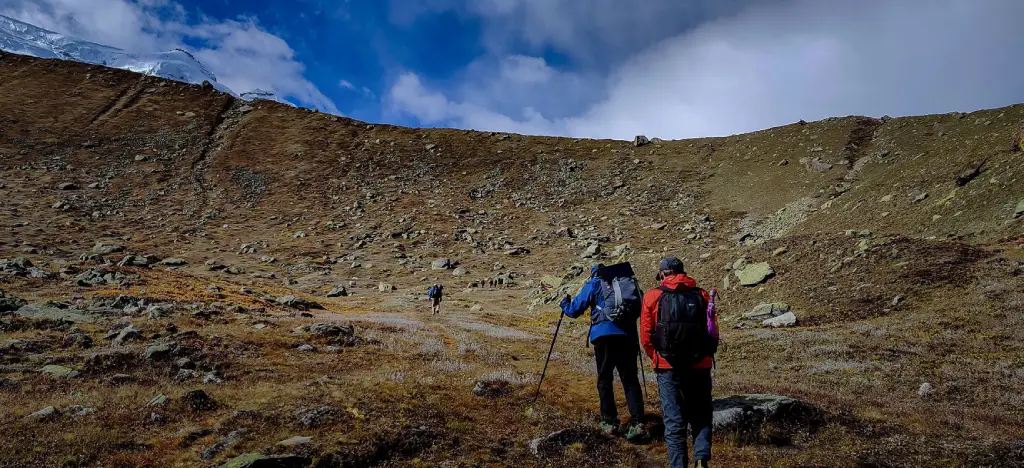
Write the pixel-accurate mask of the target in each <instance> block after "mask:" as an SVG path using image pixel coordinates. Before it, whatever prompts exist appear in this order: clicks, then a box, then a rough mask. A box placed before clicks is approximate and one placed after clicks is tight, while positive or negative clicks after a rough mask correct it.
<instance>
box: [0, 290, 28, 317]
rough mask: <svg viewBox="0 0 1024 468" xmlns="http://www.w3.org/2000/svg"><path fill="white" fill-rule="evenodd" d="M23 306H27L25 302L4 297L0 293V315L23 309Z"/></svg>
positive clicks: (0, 292) (12, 297)
mask: <svg viewBox="0 0 1024 468" xmlns="http://www.w3.org/2000/svg"><path fill="white" fill-rule="evenodd" d="M25 304H27V302H25V300H23V299H19V298H17V297H14V296H8V297H5V296H4V294H3V291H0V315H2V314H3V313H4V312H14V311H16V310H18V309H20V308H22V307H24V306H25Z"/></svg>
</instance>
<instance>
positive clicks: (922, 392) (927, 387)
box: [917, 382, 935, 398]
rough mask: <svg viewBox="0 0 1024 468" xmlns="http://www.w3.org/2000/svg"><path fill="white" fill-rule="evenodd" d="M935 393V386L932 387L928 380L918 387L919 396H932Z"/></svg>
mask: <svg viewBox="0 0 1024 468" xmlns="http://www.w3.org/2000/svg"><path fill="white" fill-rule="evenodd" d="M933 393H935V387H932V384H930V383H928V382H925V383H922V384H921V386H920V387H918V388H917V396H919V397H921V398H928V397H930V396H932V394H933Z"/></svg>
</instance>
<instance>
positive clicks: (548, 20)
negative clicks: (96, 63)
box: [0, 0, 1024, 139]
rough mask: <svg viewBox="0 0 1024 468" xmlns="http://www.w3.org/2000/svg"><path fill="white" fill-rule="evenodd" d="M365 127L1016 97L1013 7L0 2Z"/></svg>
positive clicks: (544, 125)
mask: <svg viewBox="0 0 1024 468" xmlns="http://www.w3.org/2000/svg"><path fill="white" fill-rule="evenodd" d="M0 14H3V15H6V16H10V17H13V18H16V19H19V20H21V21H25V22H28V23H31V24H35V25H37V26H40V27H43V28H46V29H50V30H53V31H57V32H61V33H64V34H67V35H70V36H74V37H77V38H81V39H85V40H89V41H93V42H98V43H101V44H106V45H112V46H115V47H120V48H122V49H125V50H128V51H134V52H158V51H165V50H169V49H172V48H175V47H184V48H186V49H187V50H190V51H192V52H193V54H194V55H195V56H196V57H197V58H198V59H199V60H200V61H201V62H202V63H203V64H204V65H205V66H206V67H207V68H208V69H210V70H211V71H213V72H214V73H215V74H216V75H217V78H218V81H220V82H221V83H223V84H225V85H227V86H228V87H230V88H231V89H233V90H234V91H236V92H239V93H241V92H245V91H248V90H252V89H256V88H260V89H269V90H273V91H274V92H276V93H277V94H278V95H280V96H282V97H284V98H285V99H287V100H288V101H289V102H292V103H294V104H296V105H300V106H304V107H315V108H318V109H320V110H322V111H325V112H331V113H335V114H339V115H344V116H347V117H352V118H355V119H359V120H364V121H369V122H386V123H392V124H397V125H407V126H424V127H456V128H466V129H476V130H488V131H507V132H516V133H526V134H545V135H563V136H573V137H592V138H618V139H630V138H632V137H633V136H634V135H637V134H645V135H647V136H649V137H660V138H686V137H700V136H718V135H729V134H734V133H742V132H748V131H754V130H759V129H763V128H768V127H772V126H778V125H785V124H788V123H792V122H795V121H798V120H801V119H803V120H808V121H811V120H818V119H823V118H826V117H832V116H846V115H868V116H875V117H880V116H882V115H890V116H902V115H918V114H930V113H945V112H952V111H973V110H978V109H983V108H992V107H1001V106H1006V105H1010V104H1015V103H1020V102H1024V59H1022V55H1021V51H1024V27H1021V24H1022V23H1021V21H1022V18H1024V1H1021V0H828V1H825V0H335V1H327V0H290V1H269V0H206V1H202V0H0Z"/></svg>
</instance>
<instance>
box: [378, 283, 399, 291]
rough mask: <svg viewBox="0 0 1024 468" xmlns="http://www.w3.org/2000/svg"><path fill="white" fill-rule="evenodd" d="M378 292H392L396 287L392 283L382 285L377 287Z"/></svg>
mask: <svg viewBox="0 0 1024 468" xmlns="http://www.w3.org/2000/svg"><path fill="white" fill-rule="evenodd" d="M377 290H379V291H380V292H392V291H394V290H395V286H394V285H392V284H390V283H380V284H378V285H377Z"/></svg>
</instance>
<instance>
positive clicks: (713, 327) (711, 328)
mask: <svg viewBox="0 0 1024 468" xmlns="http://www.w3.org/2000/svg"><path fill="white" fill-rule="evenodd" d="M708 296H710V297H711V300H709V301H708V334H710V335H711V337H712V338H715V339H717V338H718V324H717V323H715V299H716V298H717V297H718V290H717V289H712V290H711V291H708Z"/></svg>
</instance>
